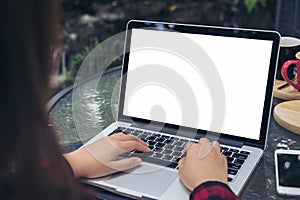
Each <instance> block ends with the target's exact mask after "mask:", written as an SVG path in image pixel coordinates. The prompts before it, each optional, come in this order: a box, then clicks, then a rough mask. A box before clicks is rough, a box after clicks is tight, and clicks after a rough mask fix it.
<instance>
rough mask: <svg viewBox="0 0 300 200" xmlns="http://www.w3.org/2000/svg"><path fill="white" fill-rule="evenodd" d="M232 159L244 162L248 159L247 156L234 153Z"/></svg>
mask: <svg viewBox="0 0 300 200" xmlns="http://www.w3.org/2000/svg"><path fill="white" fill-rule="evenodd" d="M232 157H233V158H238V159H241V160H246V159H247V158H248V155H245V154H239V153H234V154H233V155H232Z"/></svg>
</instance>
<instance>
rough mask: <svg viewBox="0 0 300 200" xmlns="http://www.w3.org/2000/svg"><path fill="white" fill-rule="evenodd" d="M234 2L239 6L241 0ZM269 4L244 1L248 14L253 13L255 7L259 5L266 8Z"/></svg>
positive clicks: (263, 1) (259, 0) (262, 0)
mask: <svg viewBox="0 0 300 200" xmlns="http://www.w3.org/2000/svg"><path fill="white" fill-rule="evenodd" d="M234 2H235V3H236V4H237V3H239V2H240V0H234ZM266 3H267V0H244V4H245V6H246V8H247V11H248V13H251V12H252V11H253V9H254V8H255V6H257V5H258V4H261V5H262V6H265V5H266Z"/></svg>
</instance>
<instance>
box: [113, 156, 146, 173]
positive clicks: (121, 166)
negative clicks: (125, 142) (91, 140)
mask: <svg viewBox="0 0 300 200" xmlns="http://www.w3.org/2000/svg"><path fill="white" fill-rule="evenodd" d="M141 163H142V160H141V159H140V158H138V157H131V158H124V159H121V160H114V161H111V162H109V167H110V168H111V169H113V170H115V172H116V171H125V170H128V169H132V168H134V167H137V166H139V165H140V164H141Z"/></svg>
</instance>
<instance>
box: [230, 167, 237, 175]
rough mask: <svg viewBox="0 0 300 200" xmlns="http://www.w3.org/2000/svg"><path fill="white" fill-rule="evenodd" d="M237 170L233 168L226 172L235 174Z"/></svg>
mask: <svg viewBox="0 0 300 200" xmlns="http://www.w3.org/2000/svg"><path fill="white" fill-rule="evenodd" d="M237 172H238V171H237V170H235V169H230V168H229V169H228V174H231V175H236V174H237Z"/></svg>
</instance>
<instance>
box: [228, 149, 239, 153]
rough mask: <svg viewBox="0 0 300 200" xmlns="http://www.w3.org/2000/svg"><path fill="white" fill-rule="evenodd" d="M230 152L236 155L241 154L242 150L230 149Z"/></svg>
mask: <svg viewBox="0 0 300 200" xmlns="http://www.w3.org/2000/svg"><path fill="white" fill-rule="evenodd" d="M229 151H231V152H234V153H239V152H240V150H238V149H229Z"/></svg>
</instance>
